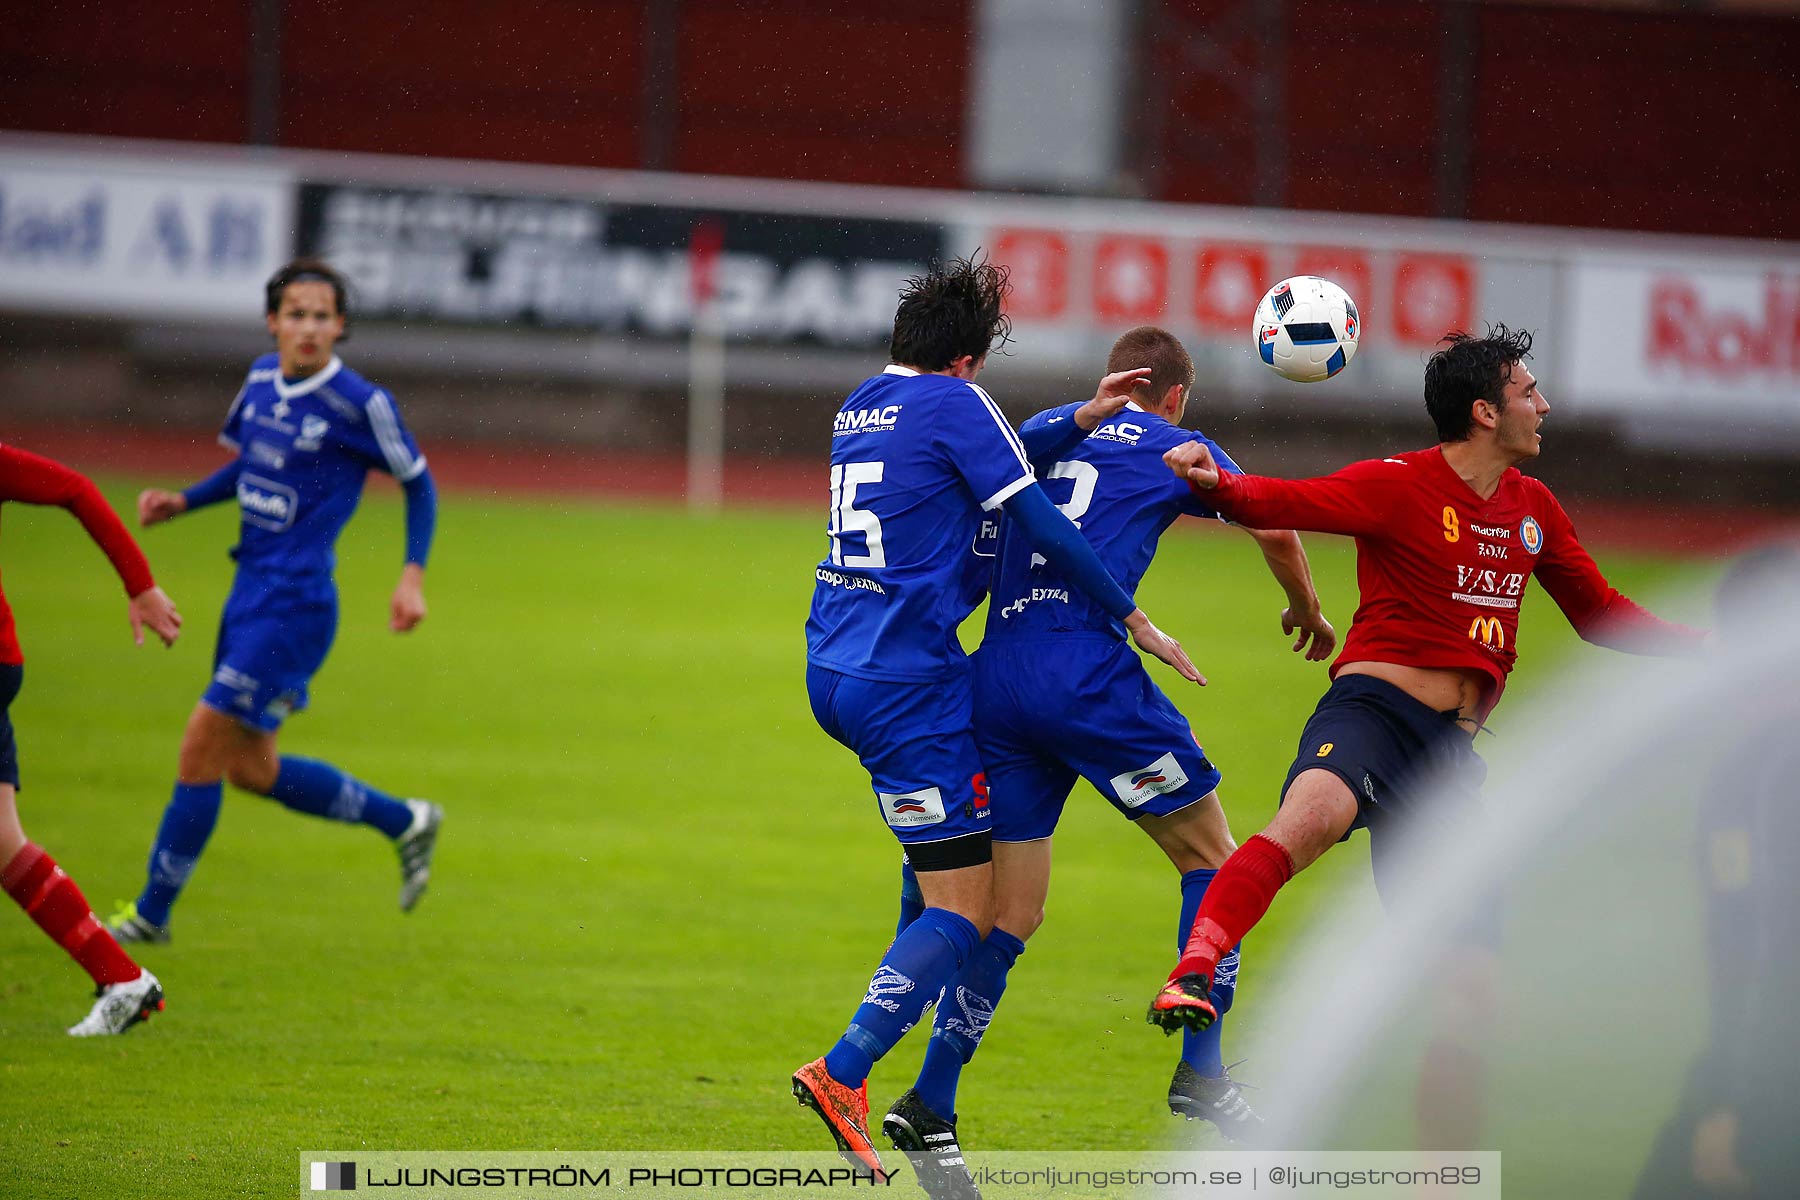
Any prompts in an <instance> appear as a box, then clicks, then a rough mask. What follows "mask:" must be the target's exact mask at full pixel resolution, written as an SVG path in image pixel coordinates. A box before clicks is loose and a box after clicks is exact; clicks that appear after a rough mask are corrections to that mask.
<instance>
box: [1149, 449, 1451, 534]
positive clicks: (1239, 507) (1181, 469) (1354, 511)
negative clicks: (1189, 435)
mask: <svg viewBox="0 0 1800 1200" xmlns="http://www.w3.org/2000/svg"><path fill="white" fill-rule="evenodd" d="M1163 463H1164V464H1165V465H1166V466H1167V467H1168V468H1169V470H1171V471H1173V472H1174V473H1175V476H1176V477H1177V478H1179V479H1183V480H1186V481H1187V484H1188V486H1189V487H1191V488H1193V489H1194V493H1195V494H1196V495H1198V496H1199V497H1200V498H1201V499H1202V500H1204V501H1205V502H1206V503H1207V504H1208V505H1209V506H1211V507H1212V508H1215V509H1217V510H1218V511H1219V512H1220V513H1222V514H1223V515H1225V516H1226V517H1229V518H1230V519H1231V520H1232V521H1233V522H1235V523H1236V524H1239V525H1247V526H1250V527H1252V528H1255V529H1305V530H1310V531H1311V532H1313V533H1340V534H1344V535H1345V536H1347V537H1369V536H1373V535H1376V534H1379V533H1381V532H1382V530H1383V529H1384V528H1385V527H1386V526H1387V524H1388V522H1389V521H1390V519H1391V515H1392V512H1393V508H1394V498H1395V496H1396V495H1397V493H1398V492H1399V491H1400V487H1401V485H1403V483H1404V482H1405V476H1404V472H1408V471H1412V470H1415V469H1416V468H1415V467H1413V466H1412V465H1410V464H1408V463H1405V462H1402V461H1400V460H1399V459H1380V460H1375V459H1371V460H1369V461H1367V462H1357V463H1351V464H1350V465H1349V466H1347V467H1344V468H1343V469H1342V470H1339V471H1334V472H1333V473H1331V474H1330V475H1323V476H1320V477H1319V478H1317V479H1272V478H1270V477H1268V476H1266V475H1239V474H1236V473H1234V472H1232V471H1229V470H1223V469H1221V468H1220V465H1219V463H1218V462H1216V461H1215V460H1214V458H1213V454H1212V451H1211V450H1209V449H1208V448H1207V447H1206V445H1205V444H1204V443H1201V442H1184V443H1182V444H1181V445H1179V446H1176V447H1175V448H1174V449H1172V450H1170V451H1169V452H1168V453H1166V454H1164V455H1163Z"/></svg>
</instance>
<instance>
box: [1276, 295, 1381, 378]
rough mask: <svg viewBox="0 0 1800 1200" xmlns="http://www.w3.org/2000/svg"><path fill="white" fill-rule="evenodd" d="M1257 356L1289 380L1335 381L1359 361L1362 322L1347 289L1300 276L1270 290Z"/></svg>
mask: <svg viewBox="0 0 1800 1200" xmlns="http://www.w3.org/2000/svg"><path fill="white" fill-rule="evenodd" d="M1251 333H1252V335H1253V336H1254V337H1255V338H1256V353H1257V355H1258V357H1260V358H1261V359H1262V360H1263V362H1265V363H1267V364H1268V365H1269V367H1270V368H1271V369H1272V370H1273V371H1274V372H1275V373H1276V374H1277V375H1279V376H1281V377H1282V378H1283V379H1291V380H1293V381H1294V382H1295V383H1317V382H1319V380H1321V379H1330V378H1331V377H1332V376H1333V375H1336V374H1337V373H1338V372H1339V371H1341V370H1343V369H1344V368H1345V367H1347V366H1349V365H1350V360H1351V359H1352V358H1354V357H1355V356H1356V343H1357V339H1358V338H1359V337H1360V336H1361V335H1362V319H1361V318H1360V317H1359V316H1358V315H1357V312H1356V301H1354V300H1352V299H1350V297H1349V295H1348V294H1347V293H1346V292H1345V291H1344V289H1343V288H1341V287H1339V286H1338V285H1337V284H1335V283H1333V282H1331V280H1329V279H1320V278H1319V277H1318V276H1317V275H1296V276H1294V277H1293V278H1292V279H1284V280H1282V281H1281V282H1280V283H1278V284H1276V285H1275V286H1274V287H1272V288H1270V289H1269V291H1268V294H1267V295H1265V296H1264V297H1263V298H1262V303H1261V304H1258V305H1257V306H1256V324H1255V325H1254V326H1253V327H1252V329H1251Z"/></svg>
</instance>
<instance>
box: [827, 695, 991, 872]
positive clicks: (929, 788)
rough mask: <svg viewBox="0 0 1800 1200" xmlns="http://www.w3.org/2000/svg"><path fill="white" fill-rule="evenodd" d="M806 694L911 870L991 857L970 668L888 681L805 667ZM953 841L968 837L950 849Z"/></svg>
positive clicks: (975, 862) (942, 867)
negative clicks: (857, 768)
mask: <svg viewBox="0 0 1800 1200" xmlns="http://www.w3.org/2000/svg"><path fill="white" fill-rule="evenodd" d="M806 694H807V696H808V698H809V699H811V701H812V710H813V717H814V719H815V720H817V721H818V722H819V728H821V729H823V730H824V731H825V732H826V733H828V734H830V735H831V736H832V737H833V738H835V739H837V740H838V741H839V742H841V743H842V744H844V745H845V746H848V747H849V748H850V749H852V750H854V751H855V752H856V757H857V758H858V759H860V760H861V761H862V765H863V769H864V770H865V771H867V772H868V773H869V781H870V783H872V784H873V785H874V789H875V800H876V804H877V806H878V808H879V811H880V812H881V816H882V819H883V820H884V821H886V822H887V826H888V828H889V829H891V830H892V831H893V834H894V836H895V837H896V838H898V839H899V840H900V844H901V845H902V846H905V847H906V852H907V858H908V860H909V861H910V862H911V863H912V865H913V868H914V870H919V871H934V870H946V869H948V868H951V867H962V866H976V865H979V864H980V863H984V862H988V861H989V860H990V859H991V858H992V848H991V842H990V840H989V837H988V830H989V827H990V825H991V824H992V821H991V818H990V815H989V814H990V810H989V808H988V787H987V779H986V777H985V776H984V775H983V774H982V770H981V759H980V757H979V756H978V755H977V754H976V753H975V739H974V737H972V736H971V735H970V732H969V725H970V705H971V697H970V688H969V676H968V672H967V671H959V672H958V673H956V674H955V675H953V676H951V677H949V678H947V679H944V680H941V681H939V682H936V683H890V682H886V681H882V680H875V679H858V678H856V677H855V676H853V675H843V674H840V673H838V672H837V671H832V670H829V669H827V668H825V667H817V666H813V665H812V664H810V663H809V664H807V667H806ZM959 839H969V840H968V841H967V842H963V843H960V844H956V845H952V844H950V843H953V842H958V841H959ZM965 860H966V861H965Z"/></svg>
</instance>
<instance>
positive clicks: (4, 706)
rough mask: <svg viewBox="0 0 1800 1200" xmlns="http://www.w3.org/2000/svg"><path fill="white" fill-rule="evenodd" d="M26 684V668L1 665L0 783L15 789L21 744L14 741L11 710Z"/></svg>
mask: <svg viewBox="0 0 1800 1200" xmlns="http://www.w3.org/2000/svg"><path fill="white" fill-rule="evenodd" d="M24 682H25V668H24V667H21V666H20V665H19V664H18V663H0V783H10V784H12V785H13V787H14V788H17V787H18V786H19V743H18V742H16V741H15V740H13V727H12V716H11V714H10V710H11V708H12V702H13V700H14V699H15V698H16V697H17V696H18V694H19V688H20V686H21V685H23V684H24Z"/></svg>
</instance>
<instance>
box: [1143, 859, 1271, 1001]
mask: <svg viewBox="0 0 1800 1200" xmlns="http://www.w3.org/2000/svg"><path fill="white" fill-rule="evenodd" d="M1293 877H1294V862H1293V860H1292V859H1291V858H1289V857H1288V852H1287V851H1286V850H1284V849H1282V847H1281V843H1279V842H1277V841H1274V840H1273V839H1271V838H1266V837H1264V836H1263V835H1262V834H1260V833H1259V834H1257V835H1256V836H1255V837H1253V838H1251V839H1250V840H1249V841H1247V842H1245V843H1244V844H1243V845H1242V846H1239V847H1238V848H1237V852H1236V853H1235V854H1233V855H1232V856H1231V857H1230V858H1228V859H1226V860H1225V865H1224V866H1222V867H1220V868H1219V873H1218V875H1216V876H1215V877H1214V878H1213V881H1212V884H1211V885H1210V886H1209V887H1208V888H1207V889H1206V897H1205V898H1204V899H1203V900H1201V901H1200V911H1199V913H1197V914H1196V915H1195V917H1194V928H1193V929H1192V930H1190V931H1189V932H1188V939H1187V947H1186V949H1184V950H1183V951H1182V952H1181V961H1180V962H1178V963H1176V964H1175V969H1174V970H1173V971H1171V972H1170V973H1169V979H1170V981H1171V982H1173V981H1174V980H1176V979H1179V978H1181V977H1182V976H1183V975H1204V976H1205V977H1206V978H1207V979H1211V978H1212V974H1213V970H1214V968H1216V967H1217V966H1218V965H1219V960H1220V959H1221V958H1224V957H1225V955H1226V954H1228V953H1230V951H1231V948H1232V947H1233V946H1235V945H1237V944H1238V943H1239V942H1240V941H1242V940H1243V938H1244V935H1245V934H1246V933H1249V932H1250V930H1251V928H1252V927H1253V926H1254V925H1255V924H1256V923H1257V922H1258V921H1260V920H1262V918H1263V914H1264V913H1266V912H1268V911H1269V904H1270V902H1271V901H1273V900H1274V899H1275V893H1276V892H1279V891H1280V890H1281V885H1282V884H1284V883H1286V882H1287V881H1288V880H1290V879H1292V878H1293Z"/></svg>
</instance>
